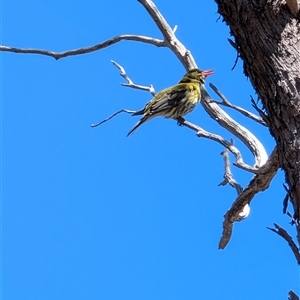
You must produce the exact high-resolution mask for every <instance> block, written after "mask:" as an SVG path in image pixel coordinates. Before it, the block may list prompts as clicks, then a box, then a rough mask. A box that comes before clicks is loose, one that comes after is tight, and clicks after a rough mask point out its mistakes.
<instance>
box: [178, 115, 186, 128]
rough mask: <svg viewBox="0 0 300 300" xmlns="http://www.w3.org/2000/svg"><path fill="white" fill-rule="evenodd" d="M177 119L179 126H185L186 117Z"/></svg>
mask: <svg viewBox="0 0 300 300" xmlns="http://www.w3.org/2000/svg"><path fill="white" fill-rule="evenodd" d="M176 120H177V125H178V126H183V123H184V121H185V119H184V118H183V117H178V118H177V119H176Z"/></svg>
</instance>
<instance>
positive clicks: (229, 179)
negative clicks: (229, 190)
mask: <svg viewBox="0 0 300 300" xmlns="http://www.w3.org/2000/svg"><path fill="white" fill-rule="evenodd" d="M231 144H232V145H233V143H232V142H231ZM221 155H223V158H224V166H225V170H224V176H223V177H224V180H223V181H222V182H221V183H219V186H220V185H222V186H224V185H226V184H229V185H230V186H232V187H233V188H235V189H236V192H237V194H238V195H239V194H240V193H241V192H242V191H243V188H242V186H241V185H240V184H238V183H237V182H236V181H235V179H234V178H233V175H232V172H231V170H230V160H229V150H228V149H225V150H224V151H223V152H222V153H221Z"/></svg>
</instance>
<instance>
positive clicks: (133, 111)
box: [91, 109, 136, 127]
mask: <svg viewBox="0 0 300 300" xmlns="http://www.w3.org/2000/svg"><path fill="white" fill-rule="evenodd" d="M122 112H125V113H128V114H133V113H135V112H136V111H135V110H128V109H121V110H118V111H117V112H115V113H113V114H112V115H111V116H109V117H108V118H107V119H104V120H102V121H100V122H98V123H96V124H92V125H91V127H97V126H99V125H101V124H103V123H105V122H107V121H109V120H110V119H112V118H113V117H115V116H116V115H118V114H120V113H122Z"/></svg>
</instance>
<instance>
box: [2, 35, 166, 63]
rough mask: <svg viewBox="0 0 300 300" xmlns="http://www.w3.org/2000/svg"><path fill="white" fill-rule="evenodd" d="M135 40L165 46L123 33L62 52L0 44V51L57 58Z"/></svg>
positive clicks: (151, 40)
mask: <svg viewBox="0 0 300 300" xmlns="http://www.w3.org/2000/svg"><path fill="white" fill-rule="evenodd" d="M124 40H127V41H135V42H142V43H146V44H151V45H154V46H156V47H165V44H164V41H162V40H159V39H155V38H152V37H148V36H143V35H132V34H123V35H118V36H115V37H113V38H111V39H109V40H106V41H104V42H102V43H99V44H96V45H93V46H89V47H84V48H78V49H73V50H68V51H64V52H53V51H48V50H42V49H30V48H16V47H8V46H0V51H2V52H14V53H23V54H40V55H46V56H50V57H53V58H55V59H56V60H59V59H61V58H64V57H67V56H71V55H80V54H86V53H91V52H95V51H98V50H102V49H104V48H107V47H109V46H111V45H114V44H116V43H118V42H121V41H124Z"/></svg>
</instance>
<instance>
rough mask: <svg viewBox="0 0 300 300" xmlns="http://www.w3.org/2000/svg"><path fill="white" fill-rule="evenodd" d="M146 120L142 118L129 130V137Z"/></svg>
mask: <svg viewBox="0 0 300 300" xmlns="http://www.w3.org/2000/svg"><path fill="white" fill-rule="evenodd" d="M145 121H146V120H145V119H144V118H142V119H140V120H139V121H138V122H137V123H136V124H135V125H134V126H133V128H132V129H131V130H130V131H129V132H128V134H127V137H128V136H130V135H131V134H133V133H134V132H135V131H136V130H137V129H138V128H139V127H140V126H141V125H142V124H143V123H144V122H145Z"/></svg>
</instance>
